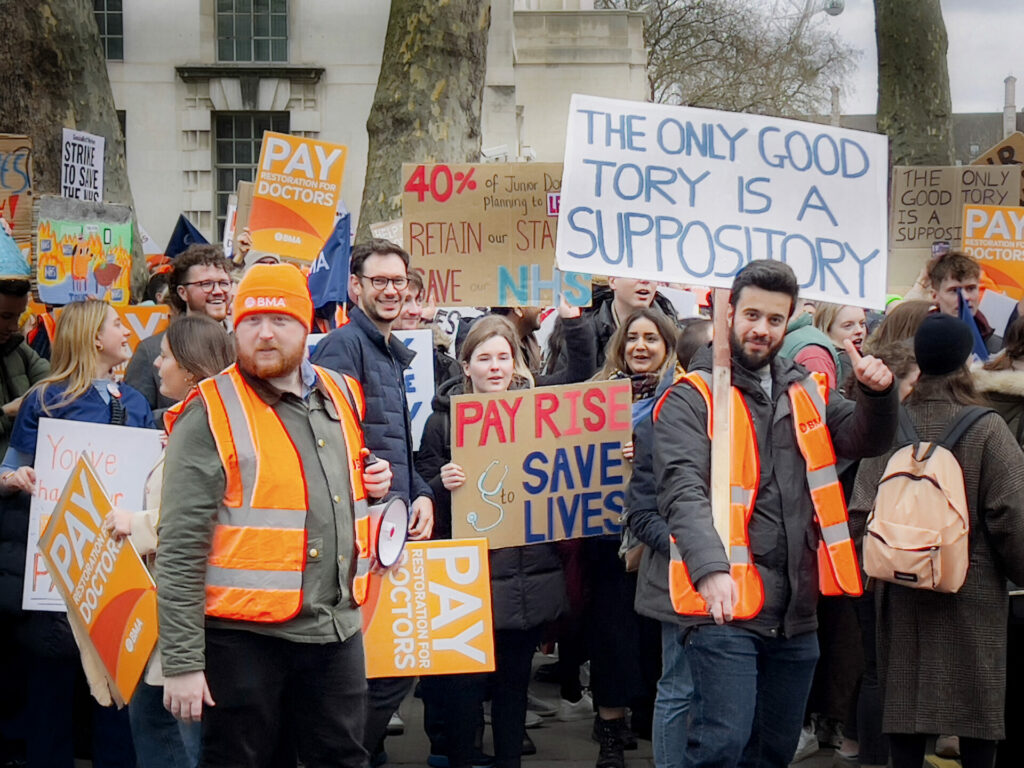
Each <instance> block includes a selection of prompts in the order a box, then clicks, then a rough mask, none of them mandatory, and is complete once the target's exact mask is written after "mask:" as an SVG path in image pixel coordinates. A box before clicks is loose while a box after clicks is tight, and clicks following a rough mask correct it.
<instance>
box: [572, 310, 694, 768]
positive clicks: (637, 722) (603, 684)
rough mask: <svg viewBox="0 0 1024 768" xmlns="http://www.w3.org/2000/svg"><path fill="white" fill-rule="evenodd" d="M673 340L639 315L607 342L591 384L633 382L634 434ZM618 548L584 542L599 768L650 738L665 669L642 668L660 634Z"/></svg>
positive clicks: (663, 327)
mask: <svg viewBox="0 0 1024 768" xmlns="http://www.w3.org/2000/svg"><path fill="white" fill-rule="evenodd" d="M676 334H677V331H676V325H675V323H674V322H673V320H672V319H671V318H669V317H666V316H665V315H664V314H663V313H661V312H659V311H657V310H654V309H651V308H642V309H637V310H634V311H633V312H632V313H631V314H629V315H628V316H627V317H625V318H624V319H623V321H622V323H621V324H620V325H619V327H618V329H617V330H616V331H615V333H614V334H613V335H612V337H611V339H610V340H609V342H608V349H607V352H606V355H605V362H604V367H603V368H602V369H601V370H600V371H599V372H598V374H597V375H596V376H595V377H594V378H595V379H598V380H609V379H629V380H630V383H631V385H632V390H633V418H632V424H633V427H634V428H635V427H636V426H637V425H638V424H639V423H640V422H641V421H642V420H643V419H644V418H645V417H646V416H648V415H649V414H650V412H651V407H652V406H653V404H654V393H655V390H656V389H657V386H658V383H659V382H660V381H661V379H662V377H663V376H664V375H665V373H666V372H667V371H671V370H673V368H674V366H675V345H676ZM622 455H623V458H624V459H625V460H626V461H627V462H631V461H632V460H633V455H634V452H633V442H632V440H631V441H630V442H629V443H628V444H626V445H624V446H623V448H622ZM620 544H621V537H620V536H618V535H614V536H597V537H590V538H587V539H584V541H583V554H584V558H585V562H586V573H587V576H588V584H589V586H590V603H589V610H588V611H587V612H586V625H587V629H588V637H589V640H590V682H591V690H592V692H593V697H594V703H595V704H597V716H596V717H595V718H594V738H595V739H596V740H597V741H598V743H599V744H600V751H599V755H598V759H597V768H624V766H625V757H624V755H623V750H624V749H626V748H628V747H630V746H635V736H634V735H633V734H634V733H636V734H643V735H644V736H646V737H649V736H650V733H651V718H652V717H653V708H654V687H655V684H656V681H657V678H658V671H659V670H660V666H661V665H660V663H658V664H657V666H656V668H655V670H654V671H653V672H652V673H650V674H645V672H647V670H646V669H645V663H646V664H650V663H653V662H654V661H656V660H657V659H658V654H659V650H660V641H659V638H660V627H658V626H657V625H655V624H654V623H653V622H652V621H651V620H650V619H647V618H645V617H641V616H638V615H637V613H636V612H635V611H634V610H633V601H634V599H635V596H636V581H637V580H636V574H635V573H627V572H626V570H625V568H624V567H623V564H622V561H621V560H620V559H619V548H620ZM627 707H632V710H633V721H632V724H631V725H630V724H627V722H626V708H627ZM631 727H632V731H633V732H632V733H631V732H630V728H631Z"/></svg>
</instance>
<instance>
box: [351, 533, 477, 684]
mask: <svg viewBox="0 0 1024 768" xmlns="http://www.w3.org/2000/svg"><path fill="white" fill-rule="evenodd" d="M363 646H364V647H365V649H366V676H367V677H412V676H415V675H450V674H456V673H465V672H493V671H494V623H493V620H492V618H491V577H490V569H489V566H488V560H487V542H485V541H484V540H483V539H452V540H445V541H413V542H409V543H408V544H407V545H406V547H405V551H404V552H403V553H402V558H401V560H400V561H399V562H398V564H397V565H395V566H394V567H392V568H390V569H389V570H387V571H386V572H385V573H383V574H379V573H371V574H370V589H369V597H368V599H367V601H366V603H365V604H364V605H363Z"/></svg>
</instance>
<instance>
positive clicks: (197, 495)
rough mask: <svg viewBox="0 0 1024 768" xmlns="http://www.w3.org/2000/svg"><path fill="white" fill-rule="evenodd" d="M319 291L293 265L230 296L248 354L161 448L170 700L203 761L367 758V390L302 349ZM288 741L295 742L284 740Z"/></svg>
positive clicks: (163, 630)
mask: <svg viewBox="0 0 1024 768" xmlns="http://www.w3.org/2000/svg"><path fill="white" fill-rule="evenodd" d="M312 315H313V302H312V301H311V299H310V296H309V290H308V288H307V287H306V279H305V277H303V275H302V273H301V272H300V271H299V270H298V269H297V268H296V267H294V266H292V265H288V264H275V265H265V264H257V265H255V266H253V267H252V268H251V269H250V270H249V271H248V272H247V273H246V275H245V277H244V278H242V282H241V283H240V284H239V286H238V290H237V293H236V295H235V300H234V311H233V319H234V323H235V340H236V347H237V352H238V362H237V364H235V365H233V366H231V367H230V368H228V369H227V370H226V371H224V372H223V373H220V374H218V375H217V376H214V377H213V378H210V379H206V380H205V381H203V382H201V383H200V384H199V387H198V389H197V391H196V394H195V395H194V396H193V397H192V399H191V402H188V404H187V405H186V407H185V409H184V411H183V412H182V415H181V416H180V417H179V418H178V420H177V422H176V423H175V426H174V429H173V431H172V432H171V436H170V441H169V443H168V446H167V457H166V462H165V466H164V489H165V492H164V495H163V499H162V503H161V514H160V526H159V534H160V541H159V546H158V550H157V569H158V574H157V578H158V581H159V583H160V590H159V594H158V607H159V615H160V652H161V660H162V661H163V670H164V674H165V676H166V681H165V684H164V705H165V706H166V707H167V709H168V710H169V711H170V712H171V714H173V715H174V716H175V717H178V718H180V719H182V720H198V719H199V718H200V716H201V717H202V720H203V747H202V749H203V753H202V764H203V765H204V766H229V765H232V766H233V765H252V766H258V765H268V764H269V762H270V761H271V759H272V756H273V755H274V751H275V748H276V747H278V745H279V744H281V743H282V742H284V743H289V742H290V743H293V744H294V745H295V747H296V750H297V752H298V757H299V759H300V760H301V761H302V763H303V764H304V765H308V766H311V767H312V766H326V765H332V766H334V765H342V766H352V767H353V768H362V766H363V764H364V763H365V762H366V751H365V750H364V749H363V746H362V736H363V728H364V721H365V716H366V715H365V713H366V703H365V698H366V672H365V667H364V662H363V646H362V636H361V634H360V616H359V609H358V605H359V603H361V602H362V600H363V599H365V595H366V581H367V576H368V573H369V568H370V562H369V556H368V553H369V541H368V526H367V524H366V523H367V519H366V518H367V515H368V501H369V500H370V499H373V498H381V497H383V496H384V495H385V494H386V493H387V492H388V489H389V488H390V485H391V469H390V466H389V465H388V463H387V462H386V461H382V460H381V461H377V462H376V463H373V464H371V465H369V466H364V462H363V457H364V454H365V450H364V446H363V438H362V426H361V421H362V418H363V413H364V409H365V406H364V403H363V394H362V388H361V387H360V385H359V383H358V382H357V381H355V380H354V379H352V378H351V377H348V376H341V375H338V374H335V373H332V372H329V371H326V370H325V369H323V368H317V367H314V366H312V365H310V363H309V362H308V361H306V360H305V359H304V350H305V346H306V335H307V334H308V333H309V328H310V322H311V320H312ZM286 738H287V739H288V741H285V739H286Z"/></svg>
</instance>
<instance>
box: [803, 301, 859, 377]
mask: <svg viewBox="0 0 1024 768" xmlns="http://www.w3.org/2000/svg"><path fill="white" fill-rule="evenodd" d="M814 327H815V328H817V329H818V330H819V331H821V332H822V333H824V334H825V335H826V336H828V338H829V341H831V342H832V346H833V348H834V349H835V351H836V356H837V357H838V360H839V368H838V370H837V376H836V380H837V381H838V382H839V386H840V387H842V386H843V385H844V383H845V382H846V379H847V378H848V377H849V376H850V374H851V373H852V372H853V370H852V366H851V364H850V356H849V355H848V354H846V350H845V349H844V344H845V343H846V340H847V339H849V340H850V341H852V342H853V346H854V347H856V348H857V351H858V352H860V351H861V346H862V345H863V344H864V339H865V338H866V337H867V335H868V334H867V328H868V326H867V321H866V319H865V315H864V309H863V308H862V307H855V306H853V305H851V304H829V303H827V302H821V303H820V304H818V308H817V309H816V310H815V312H814ZM844 394H845V393H844Z"/></svg>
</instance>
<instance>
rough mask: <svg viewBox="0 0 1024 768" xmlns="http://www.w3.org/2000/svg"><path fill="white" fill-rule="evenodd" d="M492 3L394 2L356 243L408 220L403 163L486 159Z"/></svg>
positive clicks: (369, 127)
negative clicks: (483, 122) (379, 226)
mask: <svg viewBox="0 0 1024 768" xmlns="http://www.w3.org/2000/svg"><path fill="white" fill-rule="evenodd" d="M490 25H491V4H490V0H451V1H450V2H447V3H439V2H436V0H391V15H390V17H389V19H388V31H387V37H386V38H385V40H384V55H383V58H382V60H381V67H380V77H379V78H378V80H377V92H376V94H375V95H374V98H373V107H372V108H371V109H370V117H369V119H368V120H367V121H366V131H367V133H368V134H369V139H370V144H369V152H368V158H367V163H366V183H365V185H364V187H363V201H362V206H361V207H360V209H359V227H358V229H357V233H356V234H357V238H358V239H360V240H363V239H366V238H368V237H369V236H370V224H373V223H376V222H378V221H388V220H390V219H395V218H398V217H399V216H401V210H402V189H401V183H402V178H401V176H402V163H411V162H416V163H435V162H446V163H466V162H471V163H475V162H479V160H480V109H481V106H482V104H483V91H484V76H485V73H486V68H487V33H488V30H489V29H490Z"/></svg>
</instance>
